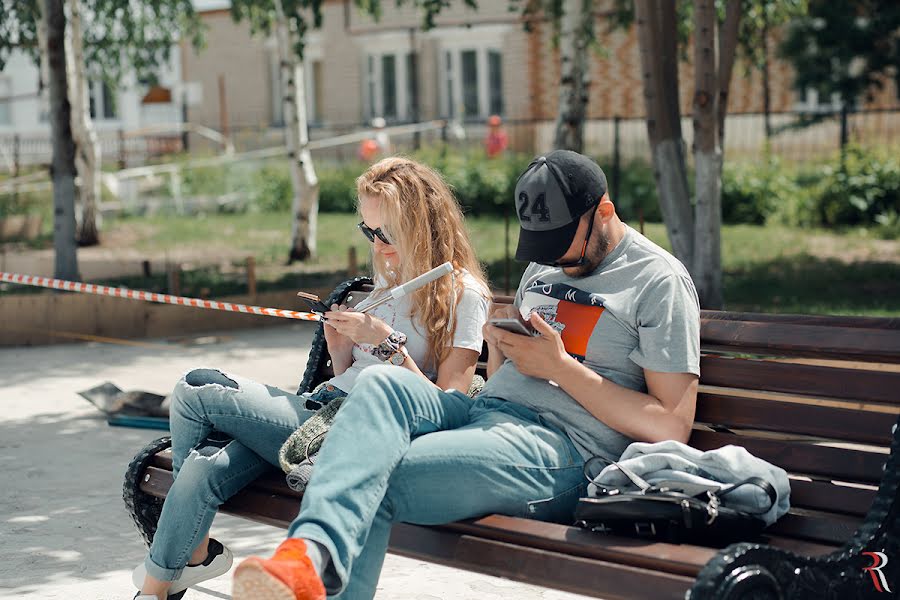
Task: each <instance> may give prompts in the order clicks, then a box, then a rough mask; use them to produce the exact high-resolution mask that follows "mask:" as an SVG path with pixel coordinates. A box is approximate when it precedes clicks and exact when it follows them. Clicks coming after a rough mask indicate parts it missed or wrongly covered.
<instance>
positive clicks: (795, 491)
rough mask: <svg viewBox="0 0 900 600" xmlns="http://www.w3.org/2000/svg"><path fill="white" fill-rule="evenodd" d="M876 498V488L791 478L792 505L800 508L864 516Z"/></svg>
mask: <svg viewBox="0 0 900 600" xmlns="http://www.w3.org/2000/svg"><path fill="white" fill-rule="evenodd" d="M874 499H875V490H869V489H864V488H856V487H850V486H846V485H834V484H833V483H830V482H826V481H803V480H799V479H791V506H796V507H799V508H808V509H813V510H823V511H827V512H830V513H838V514H846V515H852V516H857V517H864V516H865V515H866V513H868V512H869V508H871V506H872V501H873V500H874Z"/></svg>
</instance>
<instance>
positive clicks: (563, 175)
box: [515, 150, 607, 263]
mask: <svg viewBox="0 0 900 600" xmlns="http://www.w3.org/2000/svg"><path fill="white" fill-rule="evenodd" d="M606 190H607V187H606V175H605V174H604V173H603V169H601V168H600V166H599V165H598V164H597V163H595V162H594V161H593V160H591V159H590V158H588V157H587V156H584V155H582V154H578V153H577V152H572V151H571V150H554V151H553V152H551V153H549V154H545V155H543V156H538V157H537V158H535V159H534V160H533V161H531V164H530V165H528V168H527V169H525V172H524V173H522V174H521V175H520V176H519V180H518V181H517V182H516V198H515V202H516V214H517V215H518V217H519V227H520V231H519V246H518V247H517V248H516V260H520V261H525V262H539V263H550V262H553V261H555V260H557V259H559V258H560V257H561V256H562V255H564V254H565V253H566V251H567V250H568V249H569V246H571V245H572V240H573V239H574V238H575V232H576V231H577V230H578V221H580V220H581V216H582V215H584V213H586V212H587V211H589V210H590V209H591V208H593V207H595V206H597V205H598V204H599V203H600V199H601V198H603V195H604V194H606Z"/></svg>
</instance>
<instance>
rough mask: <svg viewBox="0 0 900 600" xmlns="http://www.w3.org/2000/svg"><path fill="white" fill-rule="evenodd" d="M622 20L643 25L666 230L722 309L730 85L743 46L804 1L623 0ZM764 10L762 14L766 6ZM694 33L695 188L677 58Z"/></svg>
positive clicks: (708, 304)
mask: <svg viewBox="0 0 900 600" xmlns="http://www.w3.org/2000/svg"><path fill="white" fill-rule="evenodd" d="M617 7H618V11H617V14H616V17H615V18H616V21H617V22H618V24H619V25H623V26H630V25H631V24H632V23H634V25H635V26H636V28H637V36H638V44H639V46H640V55H641V75H642V79H643V84H644V101H645V107H646V113H647V118H646V120H647V137H648V139H649V141H650V150H651V156H652V160H653V170H654V175H655V177H656V187H657V191H658V196H659V202H660V208H661V209H662V214H663V219H664V221H665V225H666V232H667V233H668V236H669V240H670V242H671V244H672V249H673V252H674V253H675V256H677V257H678V258H679V260H681V262H683V263H684V265H685V266H686V267H687V268H688V270H689V271H690V273H691V276H692V277H693V279H694V283H695V285H696V286H697V292H698V294H699V295H700V302H701V304H702V305H703V306H704V307H705V308H721V307H722V305H723V294H722V264H721V220H722V217H721V213H722V209H721V205H722V202H721V179H722V164H723V160H722V153H723V150H722V149H723V148H724V139H725V120H726V116H727V113H728V92H729V89H730V87H731V79H732V72H733V70H734V63H735V56H736V54H737V51H738V49H739V48H742V49H743V53H744V54H745V55H746V56H756V55H757V54H756V53H755V51H754V50H753V49H752V48H750V46H752V45H756V44H758V43H759V40H760V38H761V37H762V36H764V35H767V33H768V31H767V28H768V27H769V26H770V25H771V24H772V22H773V19H772V18H768V19H767V18H753V19H752V20H749V21H745V20H744V15H745V14H748V13H752V14H754V15H756V14H767V15H769V17H773V16H776V15H777V18H776V19H774V20H775V21H777V22H781V21H783V20H784V19H786V18H788V17H789V16H790V15H795V14H798V12H800V11H802V10H805V0H695V1H694V2H692V3H691V2H687V1H684V0H683V1H680V2H674V1H672V0H633V3H632V2H631V1H630V0H617ZM761 11H762V13H761ZM690 33H693V42H694V47H693V55H692V61H693V66H694V85H693V88H694V93H693V127H694V146H693V149H692V150H693V154H694V169H695V172H694V188H695V195H694V198H693V201H692V198H691V194H690V188H689V186H688V171H687V161H686V152H687V151H686V149H685V144H684V138H683V136H682V131H681V110H680V108H679V100H680V96H679V82H678V61H679V57H680V56H682V55H684V56H685V57H686V53H684V54H682V53H680V50H679V45H680V44H685V43H686V42H687V40H688V37H689V34H690Z"/></svg>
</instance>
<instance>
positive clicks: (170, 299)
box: [0, 271, 320, 321]
mask: <svg viewBox="0 0 900 600" xmlns="http://www.w3.org/2000/svg"><path fill="white" fill-rule="evenodd" d="M0 281H5V282H7V283H18V284H21V285H32V286H37V287H45V288H52V289H54V290H63V291H66V292H80V293H83V294H96V295H98V296H113V297H115V298H130V299H132V300H144V301H147V302H160V303H162V304H176V305H179V306H193V307H194V308H209V309H212V310H227V311H229V312H236V313H244V314H248V315H263V316H266V317H281V318H284V319H299V320H301V321H319V320H320V318H319V315H317V314H315V313H311V312H298V311H296V310H285V309H282V308H265V307H262V306H249V305H247V304H234V303H232V302H219V301H217V300H203V299H201V298H186V297H184V296H172V295H170V294H157V293H156V292H144V291H141V290H130V289H128V288H120V287H108V286H105V285H95V284H93V283H79V282H77V281H66V280H65V279H53V278H52V277H37V276H35V275H20V274H18V273H5V272H3V271H0Z"/></svg>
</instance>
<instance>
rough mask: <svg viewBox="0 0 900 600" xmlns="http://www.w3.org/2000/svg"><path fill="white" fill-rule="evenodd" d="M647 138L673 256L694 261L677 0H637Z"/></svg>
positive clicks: (689, 262)
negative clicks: (680, 102) (680, 96)
mask: <svg viewBox="0 0 900 600" xmlns="http://www.w3.org/2000/svg"><path fill="white" fill-rule="evenodd" d="M634 12H635V17H636V25H637V33H638V43H639V45H640V54H641V72H642V77H643V80H644V101H645V105H646V110H647V137H648V138H649V141H650V150H651V153H652V156H653V174H654V176H655V178H656V189H657V190H658V193H659V204H660V208H661V210H662V214H663V220H664V221H665V224H666V231H667V233H668V235H669V241H670V242H671V244H672V250H673V252H674V253H675V256H676V257H677V258H678V259H679V260H680V261H681V262H682V263H684V265H685V266H686V267H687V268H688V269H691V268H692V264H693V255H694V247H693V244H694V242H693V235H694V233H693V232H694V216H693V212H692V209H691V199H690V192H689V190H688V181H687V164H686V162H685V149H684V139H683V138H682V135H681V111H680V109H679V106H678V48H677V35H676V33H677V31H676V15H675V3H674V2H671V1H670V0H656V1H655V0H635V2H634Z"/></svg>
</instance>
